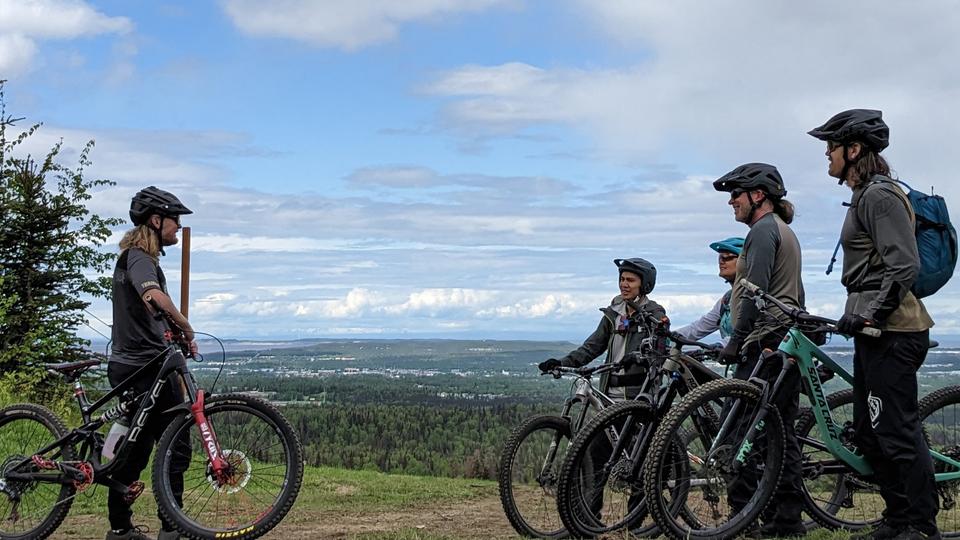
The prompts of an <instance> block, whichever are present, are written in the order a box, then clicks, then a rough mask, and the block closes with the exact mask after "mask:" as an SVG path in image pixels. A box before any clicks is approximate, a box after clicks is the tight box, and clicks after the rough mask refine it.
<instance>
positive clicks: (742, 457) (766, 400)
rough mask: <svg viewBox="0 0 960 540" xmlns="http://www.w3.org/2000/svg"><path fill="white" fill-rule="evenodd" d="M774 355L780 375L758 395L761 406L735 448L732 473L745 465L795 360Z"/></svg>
mask: <svg viewBox="0 0 960 540" xmlns="http://www.w3.org/2000/svg"><path fill="white" fill-rule="evenodd" d="M774 354H778V355H779V356H780V358H781V361H782V365H781V368H780V373H779V374H778V375H777V379H776V380H775V381H774V383H773V386H772V387H768V388H764V390H763V392H762V393H761V395H760V402H761V403H762V405H761V407H760V408H759V409H758V410H757V412H756V413H754V415H753V418H752V419H751V421H750V424H749V426H750V427H749V428H748V430H747V433H746V435H744V438H743V442H741V443H740V445H739V446H738V447H737V448H738V450H737V455H736V456H735V457H734V460H733V463H732V470H733V472H734V473H738V472H739V471H740V468H741V467H743V465H744V464H745V463H746V461H747V459H746V458H747V453H748V452H750V450H751V449H752V448H753V443H754V441H755V440H756V438H757V437H758V436H759V435H760V433H761V432H762V431H763V430H764V427H765V423H764V420H766V418H767V415H768V414H769V413H770V409H771V407H775V406H776V405H774V404H773V403H772V402H771V397H772V396H775V395H776V393H777V392H778V391H779V390H780V385H781V384H782V383H783V379H784V377H786V375H787V371H789V370H790V368H791V367H793V365H794V364H795V363H796V360H794V359H793V358H791V357H789V356H787V355H785V354H783V353H780V352H777V353H774ZM764 360H765V359H764Z"/></svg>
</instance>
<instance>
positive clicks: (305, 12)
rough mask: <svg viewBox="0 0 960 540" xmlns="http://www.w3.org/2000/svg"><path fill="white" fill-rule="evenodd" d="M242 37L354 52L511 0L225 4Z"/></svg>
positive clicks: (231, 0)
mask: <svg viewBox="0 0 960 540" xmlns="http://www.w3.org/2000/svg"><path fill="white" fill-rule="evenodd" d="M220 3H221V6H222V7H223V9H224V11H225V12H226V14H227V16H229V17H230V19H231V21H233V24H234V25H236V26H237V28H239V29H240V30H241V31H242V32H244V33H247V34H250V35H254V36H263V37H280V38H287V39H294V40H297V41H303V42H306V43H309V44H311V45H316V46H319V47H336V48H340V49H344V50H355V49H359V48H362V47H365V46H369V45H374V44H377V43H383V42H385V41H390V40H391V39H393V38H394V37H395V36H396V35H397V33H398V32H399V29H400V26H402V25H403V24H407V23H411V22H416V21H430V20H434V19H437V18H440V17H444V16H450V15H456V14H459V13H472V12H479V11H483V10H486V9H489V8H491V7H493V6H497V5H503V4H508V3H511V2H510V0H407V1H404V2H393V1H389V0H388V1H384V0H353V1H351V2H338V1H335V0H322V1H314V0H279V1H274V2H270V3H268V4H265V3H263V2H258V1H256V0H221V2H220Z"/></svg>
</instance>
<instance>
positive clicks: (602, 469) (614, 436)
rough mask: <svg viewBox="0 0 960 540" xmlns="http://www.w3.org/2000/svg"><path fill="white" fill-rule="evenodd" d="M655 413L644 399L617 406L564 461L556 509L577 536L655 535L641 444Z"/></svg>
mask: <svg viewBox="0 0 960 540" xmlns="http://www.w3.org/2000/svg"><path fill="white" fill-rule="evenodd" d="M653 421H654V412H653V409H652V408H651V406H650V405H649V404H647V403H646V402H641V401H626V402H622V403H617V404H615V405H612V406H610V407H608V408H606V409H604V410H603V411H602V412H601V413H600V414H598V415H597V416H596V417H595V418H594V419H593V420H591V421H590V423H588V424H587V425H586V426H585V427H584V428H583V429H581V430H580V431H579V432H578V433H577V435H576V437H574V439H573V443H572V444H571V445H570V450H569V451H568V452H567V457H566V459H565V460H564V463H563V469H562V472H561V474H560V485H559V487H558V490H557V510H558V512H559V513H560V517H561V519H562V520H563V523H564V525H565V526H566V527H567V529H568V530H569V531H570V532H571V533H573V534H574V535H575V536H576V537H578V538H593V537H595V536H600V535H604V534H607V533H609V532H612V531H615V530H618V529H624V528H629V529H630V534H631V535H634V536H645V535H649V534H652V533H654V532H655V530H656V526H655V525H654V524H653V521H652V520H651V519H649V516H648V513H647V504H646V500H645V497H644V494H643V491H642V489H641V487H640V478H639V472H637V474H634V471H639V467H640V465H641V464H638V463H635V462H634V456H636V457H637V459H639V460H642V459H643V456H644V452H643V448H642V446H643V444H645V442H644V441H645V437H646V436H647V435H648V434H649V433H650V426H651V425H652V423H653Z"/></svg>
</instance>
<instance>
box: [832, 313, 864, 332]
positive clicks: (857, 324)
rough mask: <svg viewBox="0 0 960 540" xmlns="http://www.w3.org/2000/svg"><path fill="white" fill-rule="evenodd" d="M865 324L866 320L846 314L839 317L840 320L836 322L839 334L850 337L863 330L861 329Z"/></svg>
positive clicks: (855, 315) (853, 314) (854, 314)
mask: <svg viewBox="0 0 960 540" xmlns="http://www.w3.org/2000/svg"><path fill="white" fill-rule="evenodd" d="M867 322H868V321H867V319H864V318H863V317H861V316H860V315H857V314H856V313H847V314H846V315H844V316H843V317H840V320H839V321H837V330H839V331H840V333H841V334H846V335H848V336H852V335H854V334H856V333H857V332H859V331H861V330H863V327H864V326H866V325H867Z"/></svg>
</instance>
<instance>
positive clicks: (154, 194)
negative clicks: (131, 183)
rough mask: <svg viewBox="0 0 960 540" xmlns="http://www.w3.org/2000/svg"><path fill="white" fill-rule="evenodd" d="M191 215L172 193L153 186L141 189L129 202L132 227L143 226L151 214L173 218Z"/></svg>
mask: <svg viewBox="0 0 960 540" xmlns="http://www.w3.org/2000/svg"><path fill="white" fill-rule="evenodd" d="M192 213H193V210H190V209H189V208H187V207H186V206H184V205H183V203H182V202H180V199H178V198H177V197H176V196H175V195H174V194H173V193H170V192H169V191H164V190H162V189H158V188H156V187H154V186H150V187H145V188H143V189H141V190H140V191H138V192H137V194H136V195H134V196H133V200H131V201H130V221H132V222H133V224H134V225H143V224H144V223H146V222H147V220H148V219H150V216H152V215H153V214H160V215H161V216H164V217H170V218H175V217H177V216H181V215H184V214H192Z"/></svg>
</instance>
